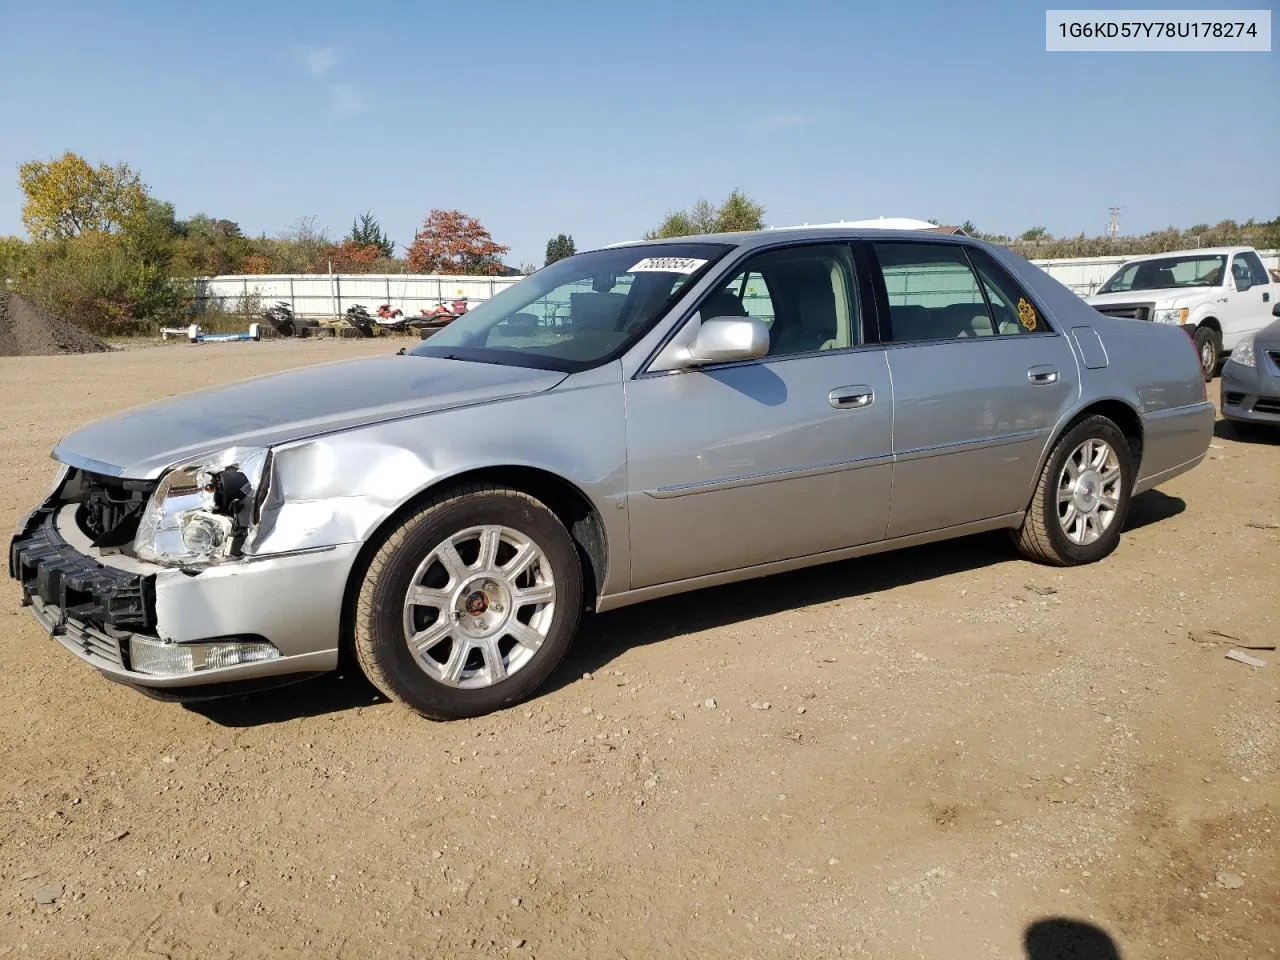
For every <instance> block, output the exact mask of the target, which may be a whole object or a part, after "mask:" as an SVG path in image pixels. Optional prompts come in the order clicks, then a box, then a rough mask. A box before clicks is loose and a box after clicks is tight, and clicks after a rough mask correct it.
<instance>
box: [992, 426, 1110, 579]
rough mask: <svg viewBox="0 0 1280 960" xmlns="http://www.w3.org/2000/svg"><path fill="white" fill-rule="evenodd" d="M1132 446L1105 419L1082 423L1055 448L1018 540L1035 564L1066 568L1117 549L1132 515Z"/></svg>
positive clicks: (1067, 433) (1069, 431)
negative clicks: (1126, 523)
mask: <svg viewBox="0 0 1280 960" xmlns="http://www.w3.org/2000/svg"><path fill="white" fill-rule="evenodd" d="M1132 491H1133V461H1132V458H1131V456H1130V451H1129V442H1128V441H1127V440H1126V439H1125V436H1124V434H1123V433H1122V432H1121V431H1120V428H1119V427H1117V426H1116V425H1115V424H1114V423H1113V422H1112V421H1110V420H1109V419H1107V418H1106V417H1103V416H1092V417H1087V418H1086V419H1084V420H1081V421H1080V422H1079V423H1077V424H1076V425H1075V426H1074V427H1072V428H1071V429H1070V430H1068V431H1067V432H1066V433H1065V434H1063V435H1062V437H1060V438H1059V440H1058V442H1057V443H1056V444H1055V445H1054V447H1053V451H1052V452H1051V453H1050V454H1049V459H1048V460H1047V461H1045V465H1044V470H1043V471H1042V472H1041V474H1040V480H1039V483H1038V484H1037V486H1036V492H1035V496H1034V497H1033V498H1032V500H1031V507H1030V508H1029V509H1028V510H1027V515H1026V517H1024V518H1023V521H1022V526H1021V527H1020V528H1019V529H1018V531H1017V533H1016V535H1015V538H1014V539H1015V542H1016V543H1017V545H1018V549H1019V550H1021V551H1022V553H1023V554H1025V555H1026V556H1027V557H1030V558H1031V559H1032V560H1038V561H1040V562H1041V563H1047V564H1052V565H1054V566H1059V567H1066V566H1075V565H1077V564H1082V563H1093V562H1094V561H1096V560H1101V559H1102V558H1103V557H1105V556H1107V555H1108V554H1110V553H1111V552H1112V551H1113V550H1115V548H1116V545H1117V544H1118V543H1119V542H1120V531H1121V529H1122V528H1123V527H1124V521H1125V517H1126V516H1127V515H1128V512H1129V498H1130V495H1131V493H1132Z"/></svg>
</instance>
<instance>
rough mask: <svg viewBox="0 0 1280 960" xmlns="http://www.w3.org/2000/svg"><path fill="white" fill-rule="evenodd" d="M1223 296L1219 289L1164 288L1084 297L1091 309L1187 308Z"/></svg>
mask: <svg viewBox="0 0 1280 960" xmlns="http://www.w3.org/2000/svg"><path fill="white" fill-rule="evenodd" d="M1222 295H1223V291H1222V288H1221V287H1164V288H1162V289H1154V290H1124V291H1122V292H1120V293H1095V294H1093V295H1092V296H1089V297H1085V298H1084V302H1085V303H1087V304H1089V306H1091V307H1100V306H1103V305H1105V304H1108V303H1158V304H1161V305H1168V306H1178V307H1189V306H1191V305H1192V304H1197V303H1201V302H1203V301H1205V300H1216V299H1218V298H1220V297H1221V296H1222Z"/></svg>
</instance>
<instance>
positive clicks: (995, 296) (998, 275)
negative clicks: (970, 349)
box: [968, 247, 1049, 336]
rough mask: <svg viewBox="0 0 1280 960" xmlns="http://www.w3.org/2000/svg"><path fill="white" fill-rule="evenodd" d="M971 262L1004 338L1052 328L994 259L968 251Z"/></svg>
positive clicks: (975, 250)
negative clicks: (980, 280)
mask: <svg viewBox="0 0 1280 960" xmlns="http://www.w3.org/2000/svg"><path fill="white" fill-rule="evenodd" d="M968 253H969V262H970V263H972V264H973V266H974V269H975V270H977V271H978V276H979V277H981V278H982V289H983V290H984V291H985V292H986V294H987V303H988V305H989V306H990V307H991V315H992V318H993V319H994V321H995V328H996V333H998V334H999V335H1000V336H1016V335H1017V334H1020V333H1047V332H1048V331H1049V325H1048V323H1046V322H1045V319H1044V317H1043V316H1042V315H1041V313H1040V308H1039V307H1037V306H1036V305H1035V304H1034V303H1032V302H1031V298H1030V297H1028V296H1027V295H1026V293H1025V292H1024V291H1023V290H1022V288H1021V287H1019V286H1018V285H1017V284H1016V283H1015V282H1014V281H1013V278H1012V277H1010V276H1009V275H1008V274H1007V273H1005V271H1004V270H1002V269H1001V268H1000V266H999V265H998V264H997V263H996V262H995V260H994V259H993V258H992V256H991V255H990V254H989V253H987V252H986V251H985V250H982V249H980V248H978V247H970V248H969V250H968Z"/></svg>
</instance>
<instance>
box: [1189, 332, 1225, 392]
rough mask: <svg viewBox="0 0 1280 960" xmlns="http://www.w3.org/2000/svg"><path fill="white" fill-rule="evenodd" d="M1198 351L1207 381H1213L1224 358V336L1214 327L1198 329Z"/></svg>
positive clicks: (1196, 339) (1196, 338)
mask: <svg viewBox="0 0 1280 960" xmlns="http://www.w3.org/2000/svg"><path fill="white" fill-rule="evenodd" d="M1195 341H1196V350H1197V351H1198V352H1199V354H1200V368H1201V369H1202V370H1203V371H1204V378H1205V380H1206V381H1209V380H1212V379H1213V375H1214V373H1216V372H1217V370H1218V361H1219V360H1220V359H1221V358H1222V334H1220V333H1218V331H1217V330H1215V329H1213V327H1205V326H1199V327H1196V335H1195Z"/></svg>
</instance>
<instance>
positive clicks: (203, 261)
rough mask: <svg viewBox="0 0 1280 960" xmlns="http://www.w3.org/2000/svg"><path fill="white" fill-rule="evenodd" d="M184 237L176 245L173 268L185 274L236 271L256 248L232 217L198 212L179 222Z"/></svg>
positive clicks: (195, 275) (202, 275) (180, 273)
mask: <svg viewBox="0 0 1280 960" xmlns="http://www.w3.org/2000/svg"><path fill="white" fill-rule="evenodd" d="M178 230H179V232H180V233H181V236H180V237H179V238H178V240H177V242H176V243H175V244H174V253H173V269H174V272H175V273H177V274H179V275H182V276H192V277H208V276H218V275H219V274H225V273H235V272H237V271H238V270H239V269H240V266H241V262H242V261H243V260H244V258H245V257H247V256H248V255H249V254H250V253H251V252H252V249H253V244H252V242H251V241H250V240H249V239H248V238H247V237H246V236H245V235H244V234H243V233H241V231H240V225H239V224H238V223H235V222H234V221H231V220H220V219H214V218H213V217H210V216H207V215H205V214H203V213H197V214H195V215H194V216H192V217H189V218H188V219H186V220H179V221H178Z"/></svg>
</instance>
